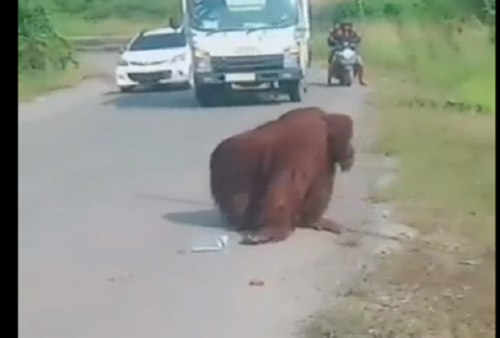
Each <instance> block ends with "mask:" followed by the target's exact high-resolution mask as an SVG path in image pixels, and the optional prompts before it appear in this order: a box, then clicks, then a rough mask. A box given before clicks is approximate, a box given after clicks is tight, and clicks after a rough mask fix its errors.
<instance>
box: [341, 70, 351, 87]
mask: <svg viewBox="0 0 500 338" xmlns="http://www.w3.org/2000/svg"><path fill="white" fill-rule="evenodd" d="M353 79H354V75H353V69H352V68H351V67H348V68H346V69H344V70H343V72H342V79H341V81H340V82H341V84H342V85H343V86H346V87H350V86H351V85H352V82H353Z"/></svg>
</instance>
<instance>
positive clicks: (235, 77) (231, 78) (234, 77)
mask: <svg viewBox="0 0 500 338" xmlns="http://www.w3.org/2000/svg"><path fill="white" fill-rule="evenodd" d="M226 82H255V74H254V73H234V74H226Z"/></svg>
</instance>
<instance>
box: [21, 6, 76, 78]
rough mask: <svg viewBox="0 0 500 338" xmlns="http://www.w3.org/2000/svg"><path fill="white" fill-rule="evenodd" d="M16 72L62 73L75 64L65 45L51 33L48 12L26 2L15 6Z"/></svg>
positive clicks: (41, 7) (65, 43) (54, 33)
mask: <svg viewBox="0 0 500 338" xmlns="http://www.w3.org/2000/svg"><path fill="white" fill-rule="evenodd" d="M17 39H18V51H17V56H18V71H19V72H23V71H31V70H44V69H47V68H49V67H50V68H53V69H54V68H55V69H64V68H66V67H67V66H68V65H70V64H74V63H75V60H74V59H73V56H72V53H71V48H70V46H69V44H68V42H67V41H66V40H65V39H63V38H62V37H61V36H59V35H58V34H57V32H56V31H55V30H54V29H53V26H52V22H51V19H50V16H49V13H48V12H47V10H46V9H45V8H44V7H43V6H41V5H39V4H35V3H32V2H30V1H29V0H21V1H19V3H18V25H17Z"/></svg>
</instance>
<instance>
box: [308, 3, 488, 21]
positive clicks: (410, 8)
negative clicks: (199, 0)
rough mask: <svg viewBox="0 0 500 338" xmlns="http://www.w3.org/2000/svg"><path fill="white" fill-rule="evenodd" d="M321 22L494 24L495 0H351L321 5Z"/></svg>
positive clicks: (319, 13) (319, 16)
mask: <svg viewBox="0 0 500 338" xmlns="http://www.w3.org/2000/svg"><path fill="white" fill-rule="evenodd" d="M316 17H317V19H318V20H319V21H320V22H331V21H332V20H338V19H343V18H350V19H353V18H357V19H362V18H367V19H384V20H401V19H404V20H422V19H426V20H436V19H439V20H442V19H457V18H462V19H470V18H471V17H475V18H478V19H480V20H481V21H483V22H487V23H494V21H495V1H494V0H369V1H362V0H352V1H342V2H340V3H338V4H336V5H334V6H328V8H321V11H320V12H319V11H318V13H317V15H316Z"/></svg>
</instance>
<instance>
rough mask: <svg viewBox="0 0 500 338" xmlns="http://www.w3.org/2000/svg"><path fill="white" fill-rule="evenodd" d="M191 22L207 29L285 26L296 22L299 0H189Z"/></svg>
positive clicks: (210, 30) (227, 29)
mask: <svg viewBox="0 0 500 338" xmlns="http://www.w3.org/2000/svg"><path fill="white" fill-rule="evenodd" d="M187 5H188V6H187V7H188V8H187V10H188V15H189V18H190V20H189V21H190V23H191V26H192V27H193V28H195V29H199V30H201V31H206V32H215V31H238V30H254V29H255V30H257V29H266V28H284V27H288V26H291V25H293V24H295V23H296V22H297V18H298V10H299V5H298V4H297V0H187Z"/></svg>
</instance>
